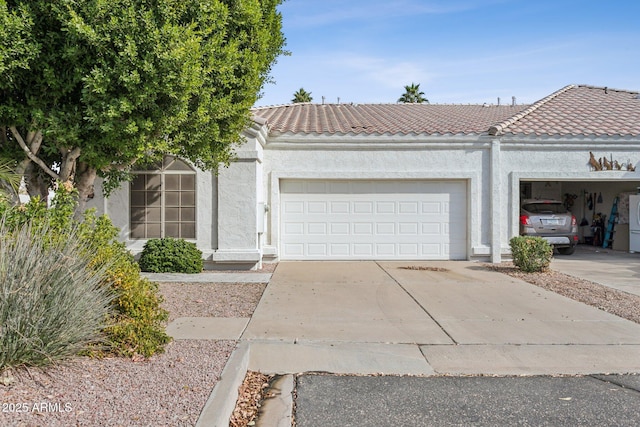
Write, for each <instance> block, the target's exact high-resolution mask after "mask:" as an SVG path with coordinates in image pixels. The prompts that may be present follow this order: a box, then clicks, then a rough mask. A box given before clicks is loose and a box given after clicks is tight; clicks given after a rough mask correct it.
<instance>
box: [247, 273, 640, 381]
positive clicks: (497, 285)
mask: <svg viewBox="0 0 640 427" xmlns="http://www.w3.org/2000/svg"><path fill="white" fill-rule="evenodd" d="M242 339H243V340H246V341H248V342H249V343H250V347H251V357H250V359H251V361H250V364H249V368H250V369H254V370H260V371H262V372H272V373H295V372H306V371H328V372H335V373H395V374H422V375H431V374H574V373H604V372H640V325H638V324H635V323H633V322H630V321H627V320H624V319H621V318H619V317H616V316H614V315H611V314H608V313H605V312H603V311H600V310H598V309H595V308H593V307H589V306H586V305H584V304H581V303H578V302H575V301H572V300H570V299H567V298H564V297H562V296H559V295H557V294H555V293H552V292H549V291H545V290H543V289H541V288H538V287H536V286H533V285H530V284H528V283H525V282H522V281H520V280H517V279H514V278H511V277H509V276H506V275H502V274H500V273H497V272H494V271H489V270H487V269H485V268H484V266H483V265H482V264H479V263H470V262H282V263H280V265H279V266H278V268H277V269H276V271H275V273H274V275H273V277H272V279H271V282H270V283H269V286H268V287H267V289H266V291H265V294H264V295H263V297H262V300H261V302H260V304H259V305H258V308H257V309H256V311H255V313H254V315H253V317H252V319H251V321H250V322H249V325H248V327H247V329H246V330H245V332H244V334H243V336H242Z"/></svg>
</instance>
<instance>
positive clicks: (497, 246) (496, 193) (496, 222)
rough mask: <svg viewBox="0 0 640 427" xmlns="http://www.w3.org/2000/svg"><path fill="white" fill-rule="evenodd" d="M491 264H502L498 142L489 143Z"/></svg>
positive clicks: (500, 182) (496, 140) (497, 140)
mask: <svg viewBox="0 0 640 427" xmlns="http://www.w3.org/2000/svg"><path fill="white" fill-rule="evenodd" d="M490 183H491V193H490V196H491V203H490V205H491V262H492V263H494V264H499V263H500V262H502V238H501V237H502V236H501V218H502V212H501V209H502V202H501V195H502V179H501V168H500V140H499V139H494V140H492V141H491V179H490Z"/></svg>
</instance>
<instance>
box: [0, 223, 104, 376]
mask: <svg viewBox="0 0 640 427" xmlns="http://www.w3.org/2000/svg"><path fill="white" fill-rule="evenodd" d="M49 233H50V230H49V229H48V228H47V227H46V226H44V227H42V226H41V225H40V226H38V227H37V230H36V229H35V228H34V227H32V225H31V223H30V222H27V223H26V224H24V225H21V226H20V227H18V228H14V227H12V226H7V224H5V223H4V222H2V224H0V349H2V350H1V351H0V371H2V370H3V369H5V368H10V367H16V366H43V365H47V364H50V363H52V362H54V361H58V360H61V359H65V358H68V357H71V356H74V355H77V354H79V353H81V352H83V351H85V350H86V349H87V346H88V345H90V344H96V343H102V342H103V341H104V335H103V334H102V330H103V328H104V327H105V326H106V324H107V322H108V319H109V315H110V313H111V302H112V300H113V299H114V297H115V295H114V294H113V292H112V290H111V289H110V288H108V287H105V286H104V285H103V282H104V280H105V277H106V270H107V269H108V268H109V267H110V266H109V264H108V263H105V264H103V265H102V266H101V267H99V268H94V267H92V266H91V259H90V256H89V255H88V251H87V247H86V245H85V244H84V243H83V242H82V240H81V238H80V237H79V236H78V235H77V233H76V230H68V232H67V235H66V238H65V239H60V240H57V241H56V242H52V241H51V239H50V238H49V237H48V235H49Z"/></svg>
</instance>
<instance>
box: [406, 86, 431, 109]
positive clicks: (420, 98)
mask: <svg viewBox="0 0 640 427" xmlns="http://www.w3.org/2000/svg"><path fill="white" fill-rule="evenodd" d="M404 90H405V93H404V94H402V96H401V97H400V98H398V102H404V103H406V104H422V103H423V102H426V103H427V104H428V103H429V100H428V99H427V98H425V97H424V92H421V91H420V83H418V84H415V83H411V84H410V85H409V86H405V87H404Z"/></svg>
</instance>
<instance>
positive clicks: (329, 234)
mask: <svg viewBox="0 0 640 427" xmlns="http://www.w3.org/2000/svg"><path fill="white" fill-rule="evenodd" d="M280 197H281V199H280V201H281V232H280V233H281V234H280V237H281V250H280V256H281V258H282V259H286V260H303V259H307V260H323V259H336V260H342V259H344V260H346V259H380V260H388V259H406V260H408V259H425V260H432V259H433V260H436V259H466V257H467V194H466V183H465V182H464V181H359V180H351V181H318V180H282V181H281V183H280Z"/></svg>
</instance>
